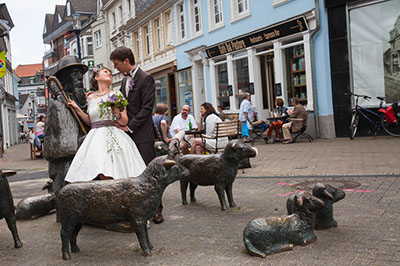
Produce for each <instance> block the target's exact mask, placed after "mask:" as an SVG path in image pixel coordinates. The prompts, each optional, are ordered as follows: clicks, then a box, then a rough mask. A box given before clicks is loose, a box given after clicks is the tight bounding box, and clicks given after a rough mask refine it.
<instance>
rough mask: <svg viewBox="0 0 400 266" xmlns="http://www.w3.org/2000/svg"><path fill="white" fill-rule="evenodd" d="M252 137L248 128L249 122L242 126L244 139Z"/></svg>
mask: <svg viewBox="0 0 400 266" xmlns="http://www.w3.org/2000/svg"><path fill="white" fill-rule="evenodd" d="M249 135H250V132H249V128H248V127H247V121H245V122H244V124H243V126H242V137H248V136H249Z"/></svg>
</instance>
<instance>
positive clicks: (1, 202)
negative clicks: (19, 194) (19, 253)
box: [0, 170, 22, 248]
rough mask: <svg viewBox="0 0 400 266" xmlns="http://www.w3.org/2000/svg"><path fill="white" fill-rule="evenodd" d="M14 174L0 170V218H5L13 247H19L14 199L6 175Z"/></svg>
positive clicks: (20, 243) (13, 173)
mask: <svg viewBox="0 0 400 266" xmlns="http://www.w3.org/2000/svg"><path fill="white" fill-rule="evenodd" d="M15 174H16V172H14V171H7V172H6V171H5V172H3V171H2V170H0V219H3V218H5V219H6V222H7V226H8V228H9V229H10V231H11V234H12V236H13V238H14V247H15V248H20V247H22V242H21V240H19V236H18V231H17V224H16V218H15V207H14V201H13V196H12V194H11V190H10V185H9V184H8V180H7V177H8V176H13V175H15Z"/></svg>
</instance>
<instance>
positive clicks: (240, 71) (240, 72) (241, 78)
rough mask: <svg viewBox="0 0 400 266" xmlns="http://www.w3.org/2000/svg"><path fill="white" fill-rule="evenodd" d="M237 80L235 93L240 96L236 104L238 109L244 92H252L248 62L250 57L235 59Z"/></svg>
mask: <svg viewBox="0 0 400 266" xmlns="http://www.w3.org/2000/svg"><path fill="white" fill-rule="evenodd" d="M234 62H235V80H236V88H237V90H236V92H235V93H234V94H235V95H236V97H237V98H238V101H236V102H237V103H238V106H236V108H237V109H239V106H240V102H241V100H242V94H243V93H244V92H250V90H249V82H250V78H249V64H248V59H247V57H246V58H242V59H238V60H235V61H234Z"/></svg>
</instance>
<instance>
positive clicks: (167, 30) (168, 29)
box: [164, 10, 173, 46]
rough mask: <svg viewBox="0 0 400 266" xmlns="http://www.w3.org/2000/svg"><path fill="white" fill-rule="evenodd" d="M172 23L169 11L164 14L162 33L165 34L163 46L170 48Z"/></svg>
mask: <svg viewBox="0 0 400 266" xmlns="http://www.w3.org/2000/svg"><path fill="white" fill-rule="evenodd" d="M172 31H173V22H172V12H171V11H170V10H169V11H167V12H165V13H164V33H165V36H164V37H165V38H164V41H165V45H166V46H171V45H172V44H173V35H172V34H173V33H172Z"/></svg>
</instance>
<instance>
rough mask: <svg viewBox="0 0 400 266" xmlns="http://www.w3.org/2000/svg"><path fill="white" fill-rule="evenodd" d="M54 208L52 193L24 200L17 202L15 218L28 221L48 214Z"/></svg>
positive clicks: (54, 202)
mask: <svg viewBox="0 0 400 266" xmlns="http://www.w3.org/2000/svg"><path fill="white" fill-rule="evenodd" d="M55 207H56V200H55V197H54V194H53V193H47V194H44V195H39V196H35V197H29V198H24V199H22V200H21V201H20V202H18V204H17V207H16V211H15V216H16V217H17V219H22V220H30V219H36V218H38V217H40V216H43V215H47V214H50V213H51V212H52V211H53V210H54V209H55Z"/></svg>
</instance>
